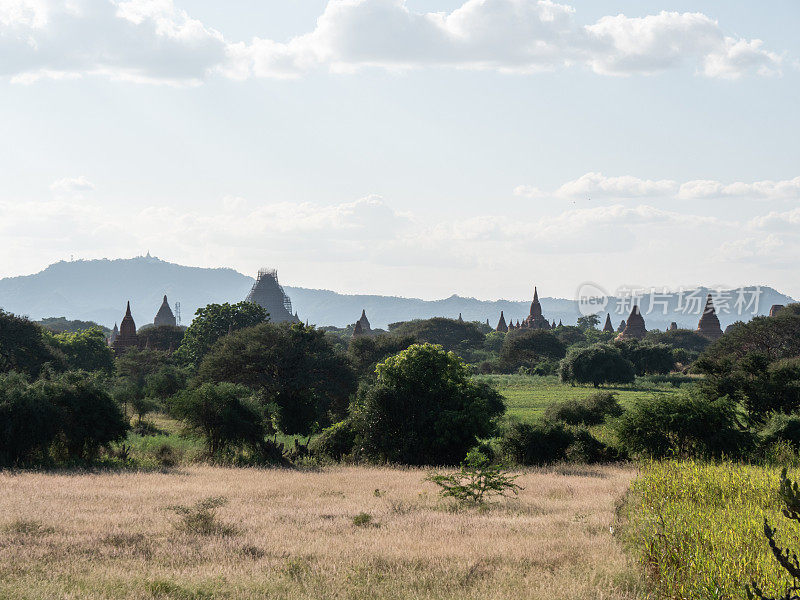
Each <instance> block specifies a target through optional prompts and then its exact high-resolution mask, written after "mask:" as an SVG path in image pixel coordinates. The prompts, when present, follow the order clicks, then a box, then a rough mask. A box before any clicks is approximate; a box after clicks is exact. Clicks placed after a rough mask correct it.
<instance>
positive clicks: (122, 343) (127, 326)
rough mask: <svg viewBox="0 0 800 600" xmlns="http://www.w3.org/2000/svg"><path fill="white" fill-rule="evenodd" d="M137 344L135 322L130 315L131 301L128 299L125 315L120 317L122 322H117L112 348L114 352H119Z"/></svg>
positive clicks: (137, 337)
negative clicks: (117, 326) (115, 336)
mask: <svg viewBox="0 0 800 600" xmlns="http://www.w3.org/2000/svg"><path fill="white" fill-rule="evenodd" d="M138 346H139V336H138V335H136V323H134V322H133V317H132V316H131V301H130V300H128V307H127V308H126V309H125V316H124V317H123V318H122V323H120V324H119V335H117V339H115V340H114V343H113V344H112V348H114V352H115V353H116V354H121V353H122V352H125V351H126V350H127V349H129V348H136V347H138Z"/></svg>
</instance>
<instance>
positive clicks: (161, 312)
mask: <svg viewBox="0 0 800 600" xmlns="http://www.w3.org/2000/svg"><path fill="white" fill-rule="evenodd" d="M153 325H155V326H156V327H164V326H168V327H175V326H176V325H177V321H176V320H175V315H174V314H172V309H171V308H170V307H169V302H168V301H167V295H166V294H164V301H163V302H162V303H161V308H159V309H158V312H157V313H156V318H155V319H153Z"/></svg>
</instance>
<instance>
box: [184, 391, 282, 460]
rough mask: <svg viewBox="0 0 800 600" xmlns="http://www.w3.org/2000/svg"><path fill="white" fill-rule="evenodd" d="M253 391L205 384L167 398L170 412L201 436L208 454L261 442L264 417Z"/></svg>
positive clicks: (255, 445) (256, 446)
mask: <svg viewBox="0 0 800 600" xmlns="http://www.w3.org/2000/svg"><path fill="white" fill-rule="evenodd" d="M252 395H253V392H252V391H251V390H249V389H247V388H246V387H244V386H241V385H235V384H232V383H217V384H214V383H205V384H203V385H201V386H199V387H197V388H195V389H191V390H185V391H183V392H181V393H179V394H177V395H176V396H174V397H173V398H172V399H170V401H169V406H170V414H172V415H173V416H174V417H175V418H177V419H180V420H181V421H183V422H184V423H185V425H186V427H187V429H188V430H189V431H192V432H194V433H196V434H198V435H200V436H201V437H202V438H203V440H204V441H205V444H206V449H207V450H208V453H209V455H210V456H216V457H218V456H220V455H221V454H222V453H223V452H225V451H226V450H230V449H237V450H240V449H242V448H244V447H245V446H248V447H251V448H253V449H256V450H257V449H259V448H260V447H261V446H262V445H263V444H264V435H265V433H266V431H265V428H264V417H263V413H262V411H261V409H260V407H259V405H258V403H257V402H256V401H255V400H254V399H253V398H252Z"/></svg>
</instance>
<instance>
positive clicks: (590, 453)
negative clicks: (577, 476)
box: [564, 427, 623, 464]
mask: <svg viewBox="0 0 800 600" xmlns="http://www.w3.org/2000/svg"><path fill="white" fill-rule="evenodd" d="M573 435H574V439H573V441H572V443H571V444H570V445H569V446H568V447H567V450H566V452H565V453H564V456H565V458H566V460H568V461H569V462H575V463H585V464H592V463H606V462H613V461H617V460H620V459H622V458H623V456H621V455H620V452H619V451H618V450H617V449H616V448H611V447H610V446H608V445H606V444H604V443H603V442H601V441H600V440H598V439H597V438H596V437H594V436H593V435H592V434H591V432H589V430H588V429H585V428H583V427H581V428H578V429H576V430H575V432H574V434H573Z"/></svg>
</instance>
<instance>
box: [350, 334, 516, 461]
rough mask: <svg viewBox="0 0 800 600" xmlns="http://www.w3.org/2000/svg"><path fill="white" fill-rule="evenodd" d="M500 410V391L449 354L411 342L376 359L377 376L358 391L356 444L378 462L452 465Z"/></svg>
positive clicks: (488, 429) (486, 432) (482, 434)
mask: <svg viewBox="0 0 800 600" xmlns="http://www.w3.org/2000/svg"><path fill="white" fill-rule="evenodd" d="M504 411H505V405H504V404H503V399H502V397H501V396H500V394H498V393H497V391H495V390H493V389H492V388H490V387H488V386H486V385H484V384H477V383H475V382H473V381H472V380H471V379H470V375H469V370H468V369H467V367H466V365H465V364H464V363H463V362H462V361H461V359H460V358H458V356H456V355H455V354H454V353H452V352H445V351H444V350H443V349H442V347H441V346H437V345H433V344H414V345H413V346H410V347H408V348H407V349H405V350H403V351H402V352H400V353H399V354H396V355H395V356H392V357H389V358H387V359H386V360H385V361H384V362H382V363H380V364H379V365H378V367H377V380H376V381H375V382H374V383H372V384H370V385H363V386H362V388H361V389H360V390H359V397H358V399H357V402H356V407H355V422H356V429H357V431H358V436H357V437H358V441H357V445H358V446H360V450H361V452H362V453H363V454H364V455H365V456H367V457H368V458H372V459H374V460H378V461H383V462H395V463H402V464H412V465H424V464H457V463H458V462H460V461H461V460H462V459H463V458H464V456H465V455H466V453H467V451H468V450H469V449H470V448H471V447H473V446H474V445H475V444H476V442H477V440H478V439H481V438H486V437H489V436H490V435H492V434H493V432H494V430H495V425H496V423H495V421H496V419H497V417H499V416H500V415H501V414H502V413H503V412H504Z"/></svg>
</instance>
